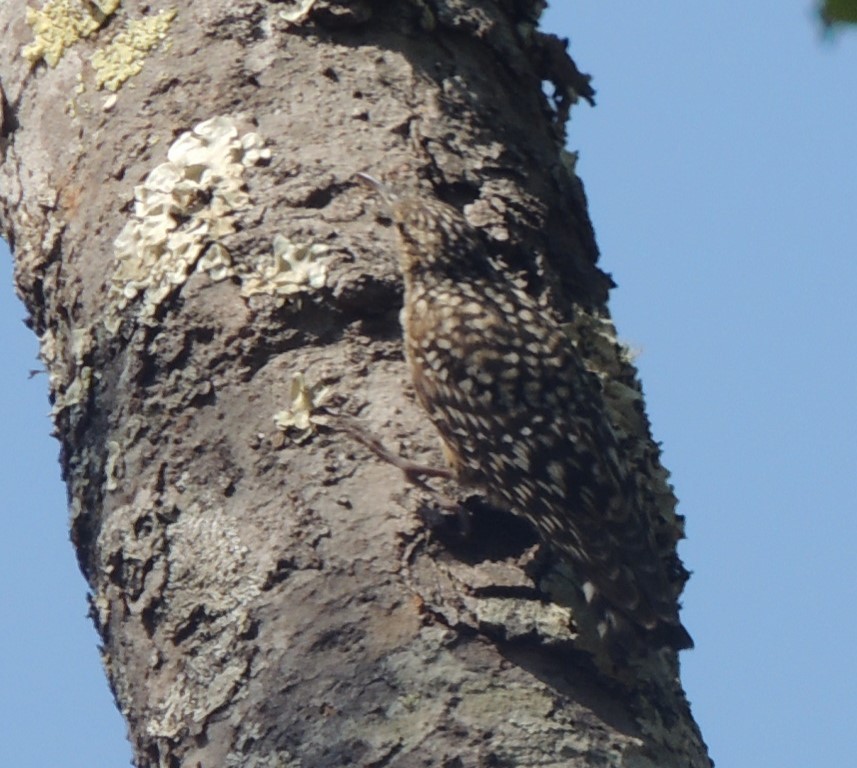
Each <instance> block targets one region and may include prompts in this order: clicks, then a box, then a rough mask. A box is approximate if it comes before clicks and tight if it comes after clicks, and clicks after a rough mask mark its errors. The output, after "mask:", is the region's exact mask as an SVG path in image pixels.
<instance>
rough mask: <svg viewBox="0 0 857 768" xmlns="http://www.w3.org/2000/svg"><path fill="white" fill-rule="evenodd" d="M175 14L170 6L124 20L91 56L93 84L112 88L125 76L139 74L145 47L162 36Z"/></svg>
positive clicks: (164, 34)
mask: <svg viewBox="0 0 857 768" xmlns="http://www.w3.org/2000/svg"><path fill="white" fill-rule="evenodd" d="M175 17H176V11H174V10H170V11H160V12H159V13H157V14H155V15H153V16H144V17H143V18H142V19H133V20H131V21H128V22H126V24H125V28H124V29H123V30H122V31H121V32H120V33H119V34H117V35H116V37H114V38H113V40H111V41H110V43H109V45H107V46H106V47H104V48H102V49H101V50H99V51H96V52H95V54H94V55H93V57H92V66H93V68H94V69H95V83H96V85H97V86H98V87H99V88H106V89H107V90H108V91H116V90H118V89H119V88H120V87H121V86H122V84H123V83H124V82H125V81H126V80H128V79H129V78H131V77H133V76H134V75H136V74H139V73H140V71H141V70H142V69H143V63H144V62H145V60H146V56H147V55H148V53H149V51H151V50H152V49H153V48H154V47H155V46H156V45H158V44H159V43H160V42H161V41H162V40H164V39H165V38H166V36H167V32H168V31H169V28H170V24H171V23H172V21H173V19H174V18H175Z"/></svg>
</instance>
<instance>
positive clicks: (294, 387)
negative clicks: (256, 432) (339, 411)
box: [274, 373, 332, 442]
mask: <svg viewBox="0 0 857 768" xmlns="http://www.w3.org/2000/svg"><path fill="white" fill-rule="evenodd" d="M331 394H332V390H331V388H330V387H324V386H321V385H319V384H315V385H312V386H310V385H308V384H307V382H306V379H305V378H304V375H303V374H302V373H295V374H293V375H292V381H291V385H290V387H289V404H288V406H286V408H284V409H283V410H282V411H280V412H279V413H276V414H274V423H275V424H276V425H277V427H278V428H279V429H281V430H283V431H284V432H294V431H296V432H298V435H297V436H296V437H295V442H302V441H304V440H306V439H307V438H309V437H310V436H311V435H312V434H313V433H314V432H315V429H316V427H317V426H318V425H320V424H325V423H326V419H325V417H324V416H323V415H321V414H318V413H316V411H317V410H318V409H319V408H321V407H322V406H323V405H324V403H325V402H326V401H327V400H328V399H329V398H330V395H331Z"/></svg>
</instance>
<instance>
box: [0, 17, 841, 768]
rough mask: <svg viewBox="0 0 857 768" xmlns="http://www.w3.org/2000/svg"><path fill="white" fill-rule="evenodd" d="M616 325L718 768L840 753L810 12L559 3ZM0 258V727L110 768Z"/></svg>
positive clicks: (824, 145)
mask: <svg viewBox="0 0 857 768" xmlns="http://www.w3.org/2000/svg"><path fill="white" fill-rule="evenodd" d="M554 6H555V7H556V9H555V10H550V11H549V12H548V14H547V17H546V25H545V26H546V28H547V29H548V30H550V31H556V32H558V33H560V34H561V35H563V36H567V37H570V38H571V40H572V46H571V47H572V52H573V55H574V56H575V59H576V60H577V63H578V65H579V66H580V68H581V69H582V70H583V71H587V72H590V73H592V74H593V76H594V85H595V87H596V88H597V90H598V96H597V100H598V106H597V107H596V108H595V109H591V108H589V107H588V106H585V105H582V106H580V107H578V108H577V109H575V110H574V112H573V114H572V121H571V125H570V129H569V138H570V141H569V143H570V148H572V149H576V150H578V151H579V152H580V161H579V165H578V170H579V172H580V174H581V176H582V178H583V180H584V183H585V184H586V188H587V193H588V196H589V202H590V213H591V215H592V217H593V220H594V223H595V227H596V233H597V236H598V241H599V245H600V247H601V251H602V254H603V261H602V264H603V266H604V268H605V269H607V270H608V271H610V272H612V273H613V275H614V278H615V279H616V282H617V283H618V284H619V288H618V289H617V290H616V291H614V293H613V298H612V309H613V312H614V316H615V318H616V321H617V324H618V326H619V331H620V335H621V336H622V337H623V338H624V339H625V340H626V341H627V342H629V343H630V344H631V345H632V346H633V347H635V348H637V349H639V350H640V356H639V359H638V364H639V367H640V369H641V372H642V376H643V382H644V386H645V390H646V393H647V401H648V406H649V412H650V416H651V418H652V421H653V424H654V431H655V435H656V437H657V438H658V439H659V440H661V441H662V442H663V444H664V454H665V461H666V464H667V466H668V467H669V468H670V469H671V470H672V472H673V481H674V483H675V486H676V490H677V493H678V496H679V498H680V499H681V511H682V512H683V513H684V514H685V515H686V516H687V519H688V535H689V538H688V541H687V542H685V543H683V545H682V555H683V557H684V558H685V561H686V564H687V565H688V567H689V568H691V569H692V570H693V571H694V577H693V578H692V579H691V581H690V584H689V586H688V589H687V591H686V593H685V610H684V619H685V623H686V624H687V626H688V628H689V629H690V630H691V632H692V633H693V635H694V637H695V639H696V642H697V648H696V650H694V651H692V652H689V653H686V654H684V655H683V681H684V684H685V688H686V690H687V692H688V695H689V697H690V699H691V701H692V704H693V708H694V712H695V714H696V717H697V720H698V722H699V724H700V726H701V728H702V731H703V734H704V736H705V738H706V740H707V742H708V744H709V746H710V748H711V752H712V756H713V757H714V759H715V760H716V761H717V763H718V765H719V766H724V767H725V766H729V768H751V767H752V768H757V767H758V766H759V765H776V766H778V768H806V766H811V765H825V764H829V765H849V764H851V763H852V762H853V755H854V754H855V752H857V729H855V728H854V717H855V714H857V661H855V654H854V653H853V649H852V647H851V646H852V643H853V639H852V638H854V637H855V636H857V614H855V611H854V610H853V607H854V606H855V605H857V567H855V563H854V561H855V545H854V542H855V540H857V515H855V511H857V510H855V506H857V505H855V499H857V404H855V398H854V396H853V392H854V389H855V384H857V344H855V335H857V333H855V332H857V312H855V308H854V302H855V296H857V259H855V256H857V247H855V246H857V238H856V237H855V235H857V215H855V214H857V154H855V141H854V136H855V130H857V32H850V31H848V32H845V33H843V34H842V35H839V36H837V37H834V38H833V39H825V38H823V36H822V35H821V33H820V30H819V29H818V26H817V24H816V23H815V20H814V18H813V17H812V3H811V2H808V1H807V0H801V2H796V1H793V2H782V0H778V1H777V2H775V1H774V0H757V1H756V2H754V3H740V4H739V3H729V4H726V3H687V2H678V0H667V1H665V2H660V3H647V4H642V3H628V2H622V3H620V2H617V1H616V0H612V1H611V0H599V2H595V1H594V0H590V1H589V2H577V3H571V2H561V1H560V0H555V2H554ZM23 316H24V311H23V308H22V307H21V306H20V304H19V303H18V302H17V300H16V299H15V298H14V295H13V293H12V289H11V266H10V262H9V258H8V254H7V253H6V252H5V251H3V252H2V253H0V334H2V336H0V337H2V339H3V340H4V344H3V349H4V352H5V360H4V365H3V366H0V409H2V412H0V419H2V421H0V423H2V424H3V425H4V429H3V432H2V434H3V437H2V439H0V457H2V461H0V482H2V485H3V488H4V489H5V490H4V494H3V500H2V502H0V509H2V511H3V513H4V514H3V515H2V520H3V522H4V535H3V537H0V605H2V609H3V621H2V623H0V692H2V693H0V722H3V723H4V731H6V732H8V733H11V734H14V738H11V739H6V740H4V743H3V745H2V746H0V764H3V765H14V766H16V768H30V767H32V768H42V767H43V766H44V767H46V766H62V767H63V768H78V767H79V768H84V767H86V768H91V767H92V766H120V767H121V766H126V765H127V764H128V760H129V756H130V749H129V747H128V745H127V743H125V741H124V725H123V723H122V721H121V718H120V717H119V715H118V714H117V713H116V711H115V709H114V707H113V703H112V697H111V695H110V693H109V691H108V689H107V685H106V683H105V682H104V677H103V674H102V672H101V668H100V662H99V659H98V652H97V649H96V642H97V638H96V635H95V632H94V630H93V629H92V628H91V626H90V624H89V621H88V620H87V619H86V618H85V614H86V610H87V606H86V601H85V584H84V582H83V579H82V577H81V576H80V574H79V572H78V571H77V566H76V563H75V560H74V555H73V552H72V549H71V546H70V544H69V543H68V540H67V530H66V522H67V514H66V502H65V491H64V489H63V487H62V485H61V483H60V481H59V469H58V465H57V462H56V455H57V444H56V443H55V441H54V440H53V439H52V438H50V437H49V433H50V430H51V427H50V424H49V421H48V418H47V412H48V404H47V399H46V381H45V377H44V376H36V377H35V378H33V379H28V378H27V372H28V370H29V369H31V368H36V367H38V363H37V361H36V351H37V348H36V342H35V339H34V337H33V335H32V333H30V332H29V331H28V330H27V329H26V328H25V327H24V326H23V325H22V323H21V322H20V321H21V319H22V318H23Z"/></svg>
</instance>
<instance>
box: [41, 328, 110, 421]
mask: <svg viewBox="0 0 857 768" xmlns="http://www.w3.org/2000/svg"><path fill="white" fill-rule="evenodd" d="M91 347H92V337H91V335H90V334H89V332H88V331H86V330H83V329H79V328H78V329H75V330H72V331H71V333H70V334H69V336H68V337H67V338H64V339H63V340H62V341H61V342H60V341H58V339H57V337H56V335H55V334H54V332H53V331H51V330H50V329H48V330H46V331H45V332H44V333H43V334H42V336H41V337H40V338H39V354H40V356H41V358H42V361H43V362H44V364H45V367H46V368H47V371H48V381H49V385H50V390H51V397H52V399H53V408H52V409H51V416H52V418H54V420H56V418H57V416H58V415H59V414H60V413H62V412H63V411H65V410H67V409H69V408H75V407H77V406H79V405H80V404H81V403H83V402H85V401H86V398H87V397H88V396H89V390H90V388H91V386H92V382H93V379H95V378H96V377H97V374H96V373H95V372H94V371H93V369H92V368H91V367H90V366H89V365H86V362H85V361H86V357H87V356H88V354H89V352H90V350H91Z"/></svg>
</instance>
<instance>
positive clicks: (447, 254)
mask: <svg viewBox="0 0 857 768" xmlns="http://www.w3.org/2000/svg"><path fill="white" fill-rule="evenodd" d="M363 178H364V179H365V180H366V181H369V182H370V183H371V184H372V185H373V186H375V187H376V188H378V189H379V190H380V191H381V194H382V195H383V196H384V198H385V200H386V201H387V203H388V204H389V205H390V207H391V210H392V216H393V221H394V223H395V225H396V227H397V230H398V235H399V245H400V252H399V261H400V265H401V269H402V273H403V276H404V282H405V300H404V308H403V311H402V323H403V327H404V335H405V348H406V355H407V360H408V364H409V367H410V371H411V375H412V377H413V382H414V388H415V390H416V393H417V397H418V399H419V401H420V403H421V404H422V406H423V407H424V408H425V410H426V412H427V413H428V416H429V418H430V419H431V421H432V422H433V423H434V425H435V427H436V428H437V430H438V432H439V433H440V436H441V439H442V441H443V445H444V453H445V455H446V457H447V460H448V461H449V463H450V466H451V467H452V469H453V471H454V472H455V474H456V476H457V477H458V479H459V480H460V481H461V482H463V483H467V484H469V485H473V486H476V487H477V488H480V489H482V490H483V491H484V492H485V493H486V494H487V496H488V497H489V499H490V500H491V501H492V503H493V504H495V505H497V506H498V507H501V508H503V509H507V510H509V511H510V512H513V513H515V514H518V515H521V516H523V517H525V518H526V519H528V520H529V521H530V522H531V523H532V524H533V525H534V526H535V527H536V529H537V530H538V532H539V534H540V535H541V538H542V539H543V540H544V542H545V543H546V544H547V545H548V546H549V547H550V548H552V549H553V550H554V551H555V552H557V553H558V554H559V555H560V556H561V557H563V558H567V560H568V561H569V563H570V564H571V566H572V567H573V569H574V571H575V573H576V574H578V576H579V578H580V579H581V582H582V583H581V589H582V590H583V592H584V594H585V596H586V599H587V600H588V601H589V602H590V603H591V604H592V605H593V606H594V607H595V608H596V609H598V610H599V611H600V616H601V619H600V623H599V630H600V632H601V635H602V636H603V637H604V638H605V641H606V642H608V643H609V644H610V643H612V644H615V645H617V646H619V647H622V648H625V649H626V650H627V645H628V638H629V636H634V637H640V638H642V640H643V643H644V645H646V646H650V647H661V646H670V647H672V648H675V649H676V650H680V649H683V648H690V647H692V645H693V641H692V640H691V638H690V635H689V634H688V633H687V631H686V630H685V629H684V627H683V626H682V625H681V622H680V621H679V617H678V603H677V600H676V593H677V591H678V589H677V588H676V587H675V586H674V585H673V584H672V583H671V582H670V579H669V577H668V575H667V569H666V567H665V565H664V563H663V562H662V560H661V558H660V556H659V554H658V550H657V547H656V545H655V541H654V537H653V534H652V532H651V530H650V524H649V521H648V518H647V516H646V512H645V510H644V508H643V504H642V503H641V501H640V499H639V498H638V493H637V491H636V485H635V483H634V481H633V478H632V477H630V475H629V470H628V468H627V467H626V464H625V463H624V462H623V458H622V451H621V447H620V445H619V441H618V439H617V437H616V435H615V434H614V433H613V430H612V429H611V427H610V425H609V420H608V419H607V417H606V414H605V411H604V404H603V400H602V398H601V395H600V393H599V387H598V385H597V383H596V382H595V381H594V380H593V374H591V373H589V372H587V371H586V370H585V368H584V366H583V364H582V362H581V360H580V358H579V356H578V353H577V351H576V350H575V349H574V347H573V346H572V344H571V343H570V341H569V339H568V337H567V336H566V334H565V333H564V332H563V330H562V329H561V327H560V326H559V324H558V323H556V322H555V321H554V320H552V319H551V318H550V317H549V316H548V314H547V313H546V312H545V310H544V309H543V308H542V307H540V306H539V305H538V303H537V302H536V301H535V299H533V297H532V296H530V295H529V294H528V293H527V292H526V290H525V289H524V287H522V286H521V285H519V284H518V283H516V282H514V281H512V280H510V278H509V277H508V276H507V275H505V274H504V273H502V272H501V271H500V270H499V269H498V268H497V267H495V266H494V264H493V262H492V260H491V258H490V250H489V245H488V240H487V238H486V237H485V236H484V234H483V233H481V232H480V231H479V230H477V229H475V228H474V227H472V226H471V225H470V224H469V223H468V222H467V221H466V219H465V218H464V216H463V215H462V214H461V213H460V212H459V211H457V210H456V209H455V208H453V207H452V206H449V205H447V204H445V203H442V202H440V201H437V200H434V199H429V198H421V197H420V198H417V197H409V198H398V197H395V196H393V195H391V194H390V193H389V192H387V191H386V190H385V189H384V188H383V187H382V186H381V185H380V184H379V183H378V182H376V181H375V180H374V179H372V178H371V177H365V176H364V177H363ZM632 628H633V631H629V630H631V629H632ZM619 638H621V639H620V640H618V641H617V639H619Z"/></svg>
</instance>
